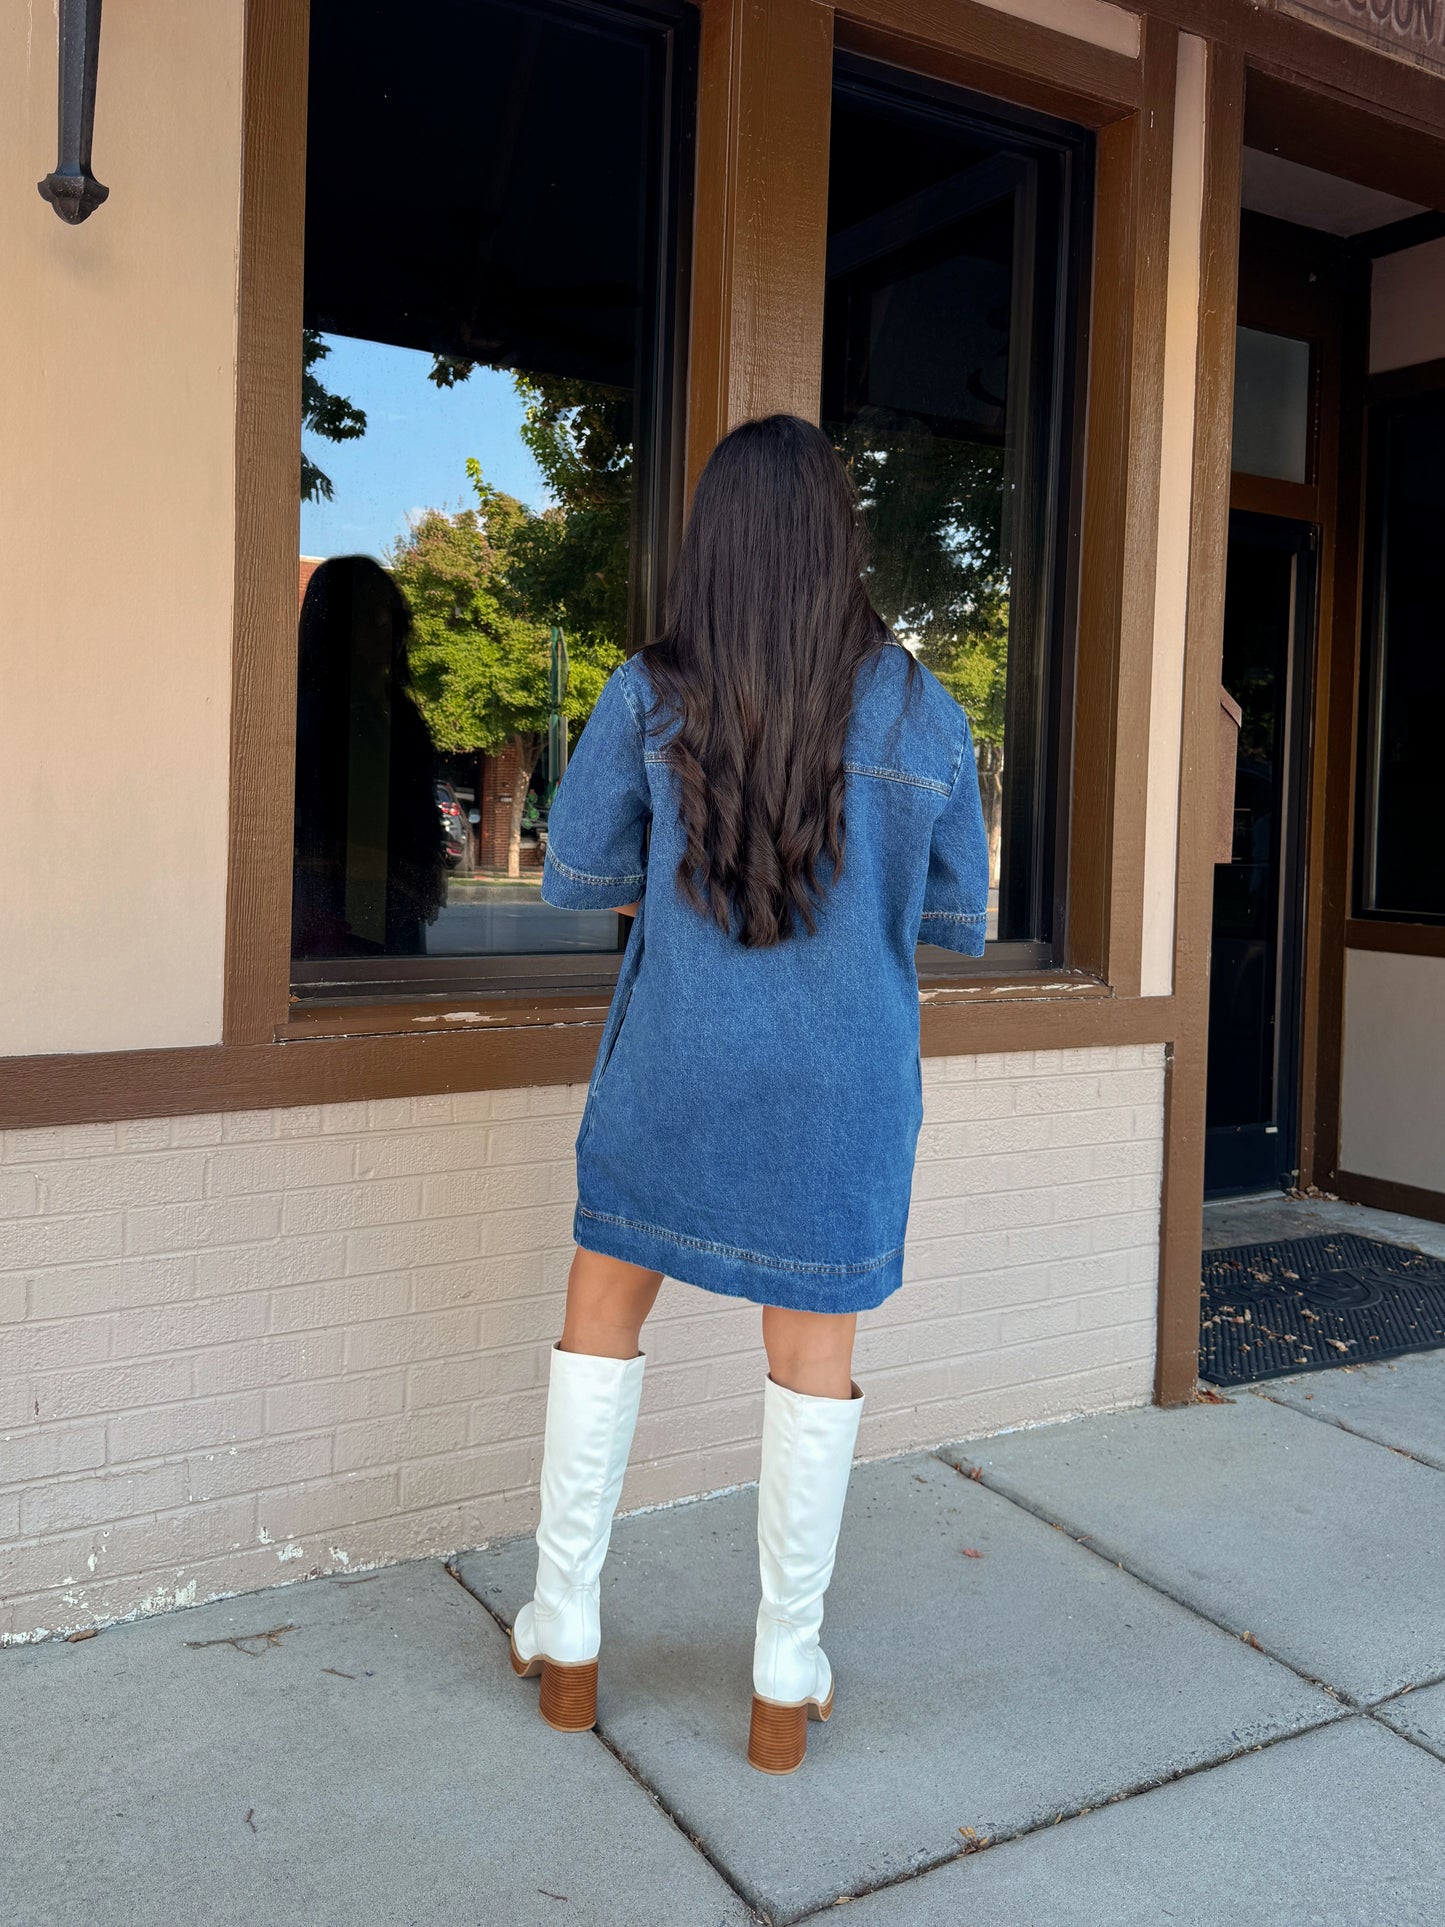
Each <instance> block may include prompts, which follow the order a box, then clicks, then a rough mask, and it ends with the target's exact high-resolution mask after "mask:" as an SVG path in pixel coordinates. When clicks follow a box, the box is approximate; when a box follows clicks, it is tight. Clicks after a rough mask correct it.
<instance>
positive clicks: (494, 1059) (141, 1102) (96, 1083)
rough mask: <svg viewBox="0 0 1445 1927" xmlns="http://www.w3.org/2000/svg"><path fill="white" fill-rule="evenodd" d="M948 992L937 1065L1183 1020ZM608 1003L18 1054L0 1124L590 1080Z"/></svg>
mask: <svg viewBox="0 0 1445 1927" xmlns="http://www.w3.org/2000/svg"><path fill="white" fill-rule="evenodd" d="M938 995H939V993H937V992H933V993H929V998H928V999H927V1000H925V1002H924V1004H923V1008H922V1010H921V1012H920V1027H921V1032H922V1049H923V1054H924V1056H926V1057H957V1056H970V1055H974V1054H983V1055H995V1054H997V1053H999V1052H1003V1051H1024V1050H1081V1049H1089V1048H1092V1047H1095V1046H1101V1045H1123V1044H1148V1043H1157V1044H1167V1043H1168V1042H1169V1041H1170V1038H1171V1036H1172V1033H1173V1027H1174V1024H1175V1021H1176V1006H1175V1000H1174V999H1173V998H1169V997H1142V998H1134V999H1132V1000H1129V1001H1124V1000H1121V999H1117V998H1113V997H1109V996H1107V995H1103V996H1100V995H1097V994H1095V995H1090V996H1085V997H1080V998H1076V997H1074V996H1072V995H1069V996H1060V997H1056V998H1053V999H1050V1000H1048V1001H1038V1000H1036V999H1034V998H1030V997H1027V996H1020V997H1014V998H1001V999H998V1000H995V1001H991V1002H987V1003H981V1002H976V1001H974V1000H972V999H971V998H967V997H965V998H961V999H960V998H957V997H955V998H953V999H951V1000H946V1001H942V1002H940V1001H937V998H938ZM605 1008H606V1007H605V1004H603V1003H599V1004H598V1006H597V1007H596V1008H594V1009H591V1010H587V1009H584V1008H582V1007H578V1006H574V1007H573V1009H572V1010H570V1011H568V1012H565V1013H562V1012H557V1013H551V1014H549V1015H547V1016H546V1017H545V1018H543V1017H541V1016H540V1015H538V1016H534V1018H533V1020H532V1021H531V1022H530V1023H527V1024H520V1025H504V1026H498V1027H496V1028H488V1029H487V1030H486V1031H485V1032H482V1033H480V1034H479V1033H478V1032H476V1031H473V1030H467V1031H465V1032H464V1033H463V1034H461V1035H455V1036H454V1035H447V1036H398V1035H382V1036H367V1035H352V1036H343V1037H318V1038H312V1039H305V1038H296V1039H294V1040H292V1041H288V1042H284V1043H273V1044H219V1045H215V1046H212V1047H210V1048H207V1049H194V1050H141V1051H103V1052H95V1053H92V1054H88V1055H78V1056H63V1057H59V1056H57V1057H12V1058H7V1059H6V1060H5V1066H4V1068H5V1075H4V1080H3V1083H0V1130H31V1129H37V1128H42V1127H43V1128H49V1127H53V1126H56V1125H61V1124H94V1123H105V1122H109V1121H114V1120H118V1119H125V1118H144V1117H188V1116H194V1115H197V1114H199V1113H201V1112H215V1111H247V1110H271V1109H286V1108H288V1107H291V1106H294V1105H298V1104H339V1103H353V1102H358V1101H361V1100H365V1099H371V1098H386V1097H425V1096H435V1095H437V1094H439V1093H444V1092H448V1091H491V1090H516V1089H520V1088H522V1087H525V1086H527V1085H542V1084H585V1083H586V1082H587V1079H588V1078H589V1077H590V1076H591V1074H592V1063H593V1059H594V1057H595V1056H596V1052H597V1041H598V1038H599V1037H600V1035H601V1031H602V1019H603V1016H604V1015H605Z"/></svg>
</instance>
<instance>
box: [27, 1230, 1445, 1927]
mask: <svg viewBox="0 0 1445 1927" xmlns="http://www.w3.org/2000/svg"><path fill="white" fill-rule="evenodd" d="M1300 1208H1305V1207H1300ZM1239 1209H1240V1208H1239V1207H1231V1210H1232V1211H1233V1212H1234V1213H1235V1216H1236V1219H1238V1214H1239ZM1314 1209H1315V1210H1318V1207H1314ZM1340 1209H1341V1210H1343V1209H1345V1208H1344V1207H1341V1208H1340ZM1399 1224H1400V1221H1398V1220H1396V1221H1395V1224H1394V1229H1393V1235H1395V1236H1396V1237H1400V1236H1403V1235H1404V1234H1403V1233H1402V1232H1401V1231H1400V1229H1399ZM1317 1225H1318V1220H1314V1221H1312V1227H1317ZM1376 1229H1377V1231H1382V1232H1384V1235H1391V1233H1390V1232H1389V1231H1386V1230H1385V1227H1384V1226H1383V1224H1380V1225H1377V1226H1376ZM1432 1229H1433V1232H1434V1234H1435V1236H1436V1237H1439V1235H1440V1233H1441V1227H1438V1226H1437V1227H1433V1228H1432ZM1271 1234H1272V1235H1288V1233H1287V1232H1285V1231H1281V1230H1276V1229H1275V1228H1274V1226H1273V1225H1270V1226H1269V1227H1268V1229H1266V1230H1264V1231H1262V1232H1261V1231H1255V1230H1253V1229H1249V1230H1245V1231H1238V1230H1237V1223H1236V1222H1235V1221H1231V1222H1230V1223H1229V1226H1228V1229H1227V1231H1226V1233H1225V1235H1224V1236H1219V1237H1215V1236H1213V1235H1211V1237H1210V1242H1219V1243H1223V1242H1228V1241H1229V1240H1230V1239H1231V1238H1233V1237H1235V1236H1236V1235H1238V1236H1239V1237H1248V1236H1254V1235H1271ZM754 1516H755V1497H754V1494H753V1492H752V1491H750V1490H749V1491H741V1492H737V1493H731V1494H727V1495H725V1496H723V1497H720V1498H715V1499H710V1500H705V1501H701V1502H698V1503H696V1504H692V1505H687V1506H680V1507H677V1508H674V1509H672V1510H668V1511H663V1512H655V1513H650V1514H642V1515H638V1516H635V1517H633V1518H630V1519H624V1520H622V1521H621V1522H620V1523H619V1525H618V1527H617V1530H616V1533H615V1535H614V1542H613V1545H614V1551H613V1556H612V1558H611V1560H610V1561H609V1565H608V1568H607V1573H606V1577H605V1581H604V1602H603V1618H604V1626H605V1629H606V1641H607V1643H606V1647H605V1649H604V1655H603V1678H602V1696H601V1722H600V1726H599V1729H598V1731H597V1733H596V1734H594V1735H590V1736H569V1737H564V1736H561V1735H558V1734H554V1733H552V1732H550V1731H549V1730H548V1729H547V1728H546V1727H544V1726H543V1725H542V1723H541V1722H540V1720H539V1719H538V1718H537V1714H536V1705H535V1702H536V1687H535V1684H534V1683H532V1682H519V1681H517V1680H515V1679H514V1678H513V1677H512V1673H511V1669H510V1667H509V1665H508V1662H507V1648H506V1635H505V1632H504V1631H503V1624H504V1623H505V1622H507V1621H509V1620H510V1617H511V1615H512V1613H513V1612H514V1611H515V1609H516V1607H517V1605H518V1604H519V1603H520V1602H521V1600H522V1599H523V1598H524V1597H525V1594H526V1591H527V1587H528V1584H529V1581H530V1576H531V1558H532V1553H531V1548H530V1545H529V1544H528V1543H526V1542H520V1543H519V1542H513V1543H512V1544H509V1545H504V1546H499V1547H497V1548H494V1549H488V1550H482V1551H479V1552H473V1553H470V1554H466V1555H464V1556H462V1557H461V1558H460V1559H459V1560H458V1561H456V1563H455V1567H454V1569H449V1568H447V1567H444V1566H442V1565H439V1564H435V1563H419V1564H415V1565H411V1566H405V1567H400V1568H392V1569H390V1570H388V1571H385V1572H379V1573H376V1574H360V1575H356V1576H354V1577H349V1578H344V1579H326V1580H318V1581H314V1582H311V1583H309V1584H304V1585H298V1586H293V1587H289V1588H283V1589H278V1590H276V1591H273V1592H267V1593H257V1594H251V1595H249V1596H247V1597H244V1598H239V1599H233V1600H227V1601H224V1602H221V1603H218V1604H215V1605H212V1606H206V1607H202V1608H199V1609H197V1610H195V1611H191V1612H186V1613H179V1614H172V1615H168V1616H165V1617H161V1618H156V1619H151V1620H147V1621H142V1622H139V1623H136V1624H133V1625H127V1626H118V1627H114V1628H112V1629H111V1630H109V1631H107V1632H104V1633H102V1634H100V1635H99V1636H98V1637H97V1638H94V1639H90V1640H86V1641H83V1642H80V1643H77V1644H74V1645H69V1644H64V1643H55V1644H49V1645H43V1646H38V1647H20V1648H14V1649H11V1650H8V1651H6V1652H3V1653H0V1868H3V1875H0V1881H3V1885H0V1919H3V1920H4V1921H5V1922H6V1923H10V1922H15V1923H23V1927H60V1924H61V1923H66V1924H69V1923H76V1927H80V1924H81V1923H85V1927H91V1923H100V1922H103V1923H106V1927H139V1924H140V1923H150V1922H158V1923H159V1922H166V1923H169V1922H171V1921H173V1920H174V1919H176V1918H178V1917H181V1918H202V1919H205V1920H208V1921H214V1922H224V1923H238V1924H239V1923H247V1924H248V1927H268V1924H269V1923H271V1922H282V1921H292V1920H299V1921H306V1922H333V1921H334V1922H342V1921H345V1922H348V1923H352V1922H357V1923H372V1922H376V1923H383V1922H386V1923H392V1922H415V1923H431V1922H446V1923H448V1924H449V1927H454V1924H462V1927H466V1924H467V1923H476V1924H477V1927H482V1924H485V1927H493V1923H496V1924H497V1927H502V1924H503V1923H505V1924H506V1927H513V1924H514V1923H515V1924H516V1927H530V1924H531V1923H534V1922H535V1923H542V1922H546V1923H556V1924H557V1927H567V1923H572V1922H577V1923H589V1927H590V1924H593V1923H595V1924H596V1927H644V1924H646V1927H651V1924H652V1923H656V1924H657V1927H732V1924H733V1923H743V1922H748V1921H754V1920H759V1919H762V1920H767V1921H770V1922H773V1923H779V1924H781V1923H784V1922H794V1921H800V1920H805V1919H814V1918H817V1917H819V1916H820V1915H822V1914H823V1913H824V1912H829V1913H831V1911H832V1910H833V1908H834V1907H835V1906H836V1905H837V1904H838V1903H839V1902H840V1901H841V1900H844V1899H848V1898H850V1897H851V1904H850V1909H849V1915H848V1918H849V1920H850V1922H852V1923H855V1927H945V1924H946V1927H961V1924H962V1923H967V1927H1146V1923H1147V1927H1154V1924H1155V1923H1159V1922H1169V1923H1171V1927H1215V1924H1216V1923H1218V1924H1220V1927H1225V1924H1227V1927H1305V1924H1306V1923H1309V1927H1427V1924H1428V1927H1438V1923H1440V1922H1441V1921H1442V1920H1445V1683H1442V1682H1445V1353H1439V1352H1437V1353H1430V1354H1422V1355H1419V1356H1416V1357H1412V1358H1408V1359H1402V1360H1400V1361H1398V1362H1397V1363H1395V1364H1393V1365H1377V1366H1371V1367H1367V1368H1363V1369H1357V1370H1354V1371H1348V1370H1345V1371H1338V1372H1330V1373H1319V1374H1314V1375H1310V1376H1303V1377H1301V1378H1299V1379H1295V1380H1279V1381H1275V1382H1273V1383H1271V1384H1269V1385H1266V1386H1264V1387H1262V1388H1261V1389H1260V1390H1259V1391H1258V1392H1244V1393H1240V1394H1238V1395H1236V1396H1235V1397H1234V1398H1233V1399H1232V1401H1231V1402H1228V1403H1225V1404H1221V1405H1210V1404H1201V1405H1196V1406H1192V1407H1189V1408H1187V1409H1185V1410H1182V1411H1174V1412H1158V1411H1152V1410H1151V1411H1136V1412H1128V1413H1123V1414H1118V1415H1113V1416H1106V1417H1101V1418H1096V1419H1087V1420H1082V1421H1078V1422H1075V1423H1072V1424H1066V1425H1057V1426H1052V1427H1047V1428H1040V1429H1038V1430H1034V1431H1029V1432H1020V1433H1013V1434H1007V1435H1004V1436H1001V1437H998V1438H994V1439H989V1440H981V1441H974V1442H969V1443H965V1444H963V1445H960V1446H958V1447H952V1448H944V1449H942V1450H940V1451H938V1452H924V1453H915V1454H912V1455H910V1456H908V1457H905V1458H900V1459H893V1460H889V1461H885V1462H882V1463H878V1464H873V1465H868V1466H864V1467H861V1468H859V1470H858V1472H857V1474H856V1476H855V1479H854V1484H853V1490H852V1493H851V1496H850V1501H849V1514H848V1519H847V1521H846V1524H845V1529H844V1536H843V1544H842V1550H841V1553H840V1557H839V1562H838V1571H837V1576H836V1579H835V1583H834V1587H833V1591H832V1593H831V1595H830V1599H829V1616H828V1626H827V1634H826V1638H827V1644H828V1648H829V1651H830V1654H831V1655H832V1657H833V1660H834V1663H835V1666H836V1669H837V1673H838V1680H839V1685H838V1701H837V1710H836V1713H835V1717H834V1719H833V1721H832V1722H831V1723H830V1724H829V1725H828V1726H826V1727H818V1726H814V1727H813V1728H811V1729H810V1742H809V1754H808V1760H807V1763H806V1765H805V1767H804V1769H803V1771H802V1772H801V1773H800V1774H798V1775H797V1776H796V1777H794V1778H792V1779H787V1780H773V1779H768V1778H766V1777H764V1776H763V1775H761V1774H757V1773H754V1772H752V1771H750V1769H749V1768H748V1767H747V1765H746V1764H745V1762H744V1758H743V1754H744V1748H745V1744H746V1732H747V1714H748V1688H749V1680H748V1667H749V1653H750V1632H751V1618H752V1613H753V1609H754V1599H755V1584H756V1578H755V1566H754V1547H753V1531H754Z"/></svg>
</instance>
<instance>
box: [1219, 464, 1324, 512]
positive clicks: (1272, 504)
mask: <svg viewBox="0 0 1445 1927" xmlns="http://www.w3.org/2000/svg"><path fill="white" fill-rule="evenodd" d="M1229 506H1230V507H1231V508H1232V509H1247V510H1248V511H1249V513H1250V514H1251V515H1283V516H1287V517H1288V518H1289V520H1290V521H1292V522H1318V520H1319V519H1320V492H1319V489H1318V488H1317V487H1316V486H1315V484H1314V483H1313V482H1281V481H1279V480H1278V479H1277V478H1276V477H1275V476H1273V475H1241V474H1239V473H1238V472H1236V473H1235V474H1234V475H1232V476H1231V477H1230V480H1229Z"/></svg>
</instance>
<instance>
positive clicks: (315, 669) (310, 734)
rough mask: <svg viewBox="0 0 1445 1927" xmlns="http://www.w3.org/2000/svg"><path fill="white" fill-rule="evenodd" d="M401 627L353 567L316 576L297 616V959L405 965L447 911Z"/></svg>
mask: <svg viewBox="0 0 1445 1927" xmlns="http://www.w3.org/2000/svg"><path fill="white" fill-rule="evenodd" d="M410 627H411V616H410V612H409V611H408V609H407V606H406V601H405V598H404V597H403V596H402V594H401V591H400V590H399V589H398V588H397V586H396V584H395V583H394V582H393V581H392V579H391V577H390V576H389V575H388V574H387V572H386V570H385V569H383V568H382V567H381V565H380V564H379V563H377V562H373V561H372V560H371V558H370V557H369V556H365V555H343V556H337V557H334V558H333V559H332V560H331V561H329V562H323V563H322V564H321V566H320V567H319V568H318V569H317V570H316V572H315V573H314V574H313V576H312V577H311V580H310V582H309V583H308V584H307V587H306V596H305V600H304V601H303V602H302V605H301V619H300V633H299V651H298V654H299V662H298V672H297V684H298V691H297V695H298V700H297V729H296V867H295V871H294V877H293V884H292V898H291V931H292V946H293V951H294V954H295V955H296V956H297V957H361V956H377V955H391V956H416V955H419V954H421V953H423V952H424V950H425V947H426V946H425V929H426V926H427V925H428V924H429V923H432V922H434V921H435V920H436V917H437V914H438V912H439V911H440V910H441V908H442V905H443V904H444V902H445V901H446V883H445V871H444V867H443V839H442V824H441V817H440V815H439V813H438V810H437V802H436V752H435V750H434V749H433V747H432V741H431V737H430V735H429V734H428V732H427V727H426V724H425V722H424V721H423V720H422V717H421V712H420V711H419V710H418V709H417V706H416V703H415V701H414V699H413V697H412V693H411V674H410V670H409V667H408V663H407V653H406V644H407V635H408V631H409V630H410Z"/></svg>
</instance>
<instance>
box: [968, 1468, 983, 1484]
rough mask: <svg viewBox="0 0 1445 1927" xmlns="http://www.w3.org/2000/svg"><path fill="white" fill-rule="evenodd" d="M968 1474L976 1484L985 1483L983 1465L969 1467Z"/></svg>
mask: <svg viewBox="0 0 1445 1927" xmlns="http://www.w3.org/2000/svg"><path fill="white" fill-rule="evenodd" d="M968 1476H969V1477H970V1478H971V1479H972V1480H973V1481H974V1483H975V1484H976V1485H982V1484H983V1467H982V1466H981V1465H971V1466H970V1467H969V1468H968Z"/></svg>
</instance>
